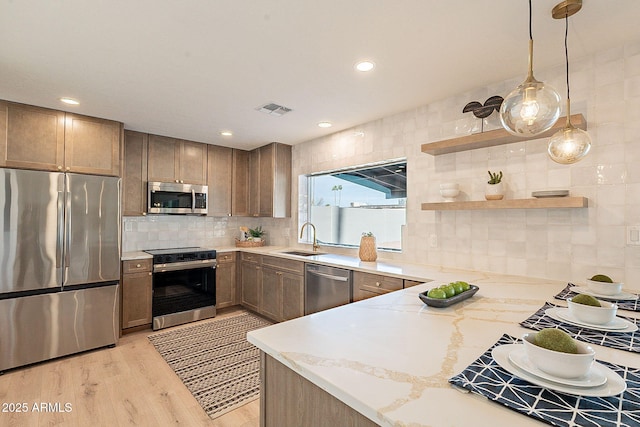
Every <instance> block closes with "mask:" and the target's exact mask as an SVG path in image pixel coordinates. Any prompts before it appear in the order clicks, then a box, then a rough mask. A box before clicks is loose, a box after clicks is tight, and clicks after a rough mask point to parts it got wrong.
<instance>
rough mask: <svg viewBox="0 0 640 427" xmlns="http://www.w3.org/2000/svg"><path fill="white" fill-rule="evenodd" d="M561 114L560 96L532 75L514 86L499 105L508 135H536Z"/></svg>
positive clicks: (549, 126) (550, 125)
mask: <svg viewBox="0 0 640 427" xmlns="http://www.w3.org/2000/svg"><path fill="white" fill-rule="evenodd" d="M558 117H560V95H559V94H558V92H556V90H555V89H554V88H553V87H551V86H549V85H548V84H545V83H542V82H539V81H537V80H535V79H534V78H533V77H532V76H530V78H527V80H525V81H524V82H523V83H522V84H520V85H519V86H518V87H517V88H515V89H514V90H513V91H512V92H511V93H510V94H509V95H507V97H506V98H505V99H504V101H503V102H502V105H501V106H500V122H501V123H502V126H503V127H504V128H505V129H506V130H507V131H508V132H509V133H511V134H513V135H517V136H523V137H525V136H535V135H538V134H541V133H543V132H544V131H547V130H549V129H550V128H551V127H552V126H553V125H554V124H555V123H556V121H558Z"/></svg>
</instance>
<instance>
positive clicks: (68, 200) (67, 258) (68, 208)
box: [64, 175, 71, 282]
mask: <svg viewBox="0 0 640 427" xmlns="http://www.w3.org/2000/svg"><path fill="white" fill-rule="evenodd" d="M64 181H65V182H64V187H65V196H66V197H65V202H66V203H65V204H66V209H65V212H64V222H65V223H64V232H65V237H64V267H65V273H64V276H65V277H64V279H65V282H66V281H67V280H66V279H67V277H66V276H67V271H66V269H67V268H68V267H69V266H70V265H71V262H70V252H71V250H70V247H69V246H70V242H71V188H70V185H71V184H70V183H69V177H68V176H67V175H65V180H64Z"/></svg>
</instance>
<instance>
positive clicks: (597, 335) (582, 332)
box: [520, 303, 640, 353]
mask: <svg viewBox="0 0 640 427" xmlns="http://www.w3.org/2000/svg"><path fill="white" fill-rule="evenodd" d="M554 307H557V306H555V305H553V304H549V303H545V305H543V306H542V308H540V309H539V310H538V311H536V312H535V313H534V314H533V315H532V316H531V317H529V318H528V319H526V320H524V321H522V322H520V324H521V325H522V326H524V327H525V328H529V329H533V330H535V331H539V330H541V329H544V328H558V329H561V330H563V331H565V332H566V333H568V334H569V335H571V336H572V337H573V338H576V339H578V340H580V341H582V342H586V343H589V344H597V345H601V346H604V347H610V348H615V349H618V350H626V351H632V352H635V353H640V330H638V331H636V332H614V331H607V332H604V331H602V332H601V331H594V330H592V329H587V328H582V327H580V326H575V325H570V324H569V323H564V322H560V321H558V320H555V319H552V318H551V317H549V316H547V315H545V314H544V312H545V310H547V309H548V308H554ZM623 319H625V320H628V321H629V322H632V323H637V322H638V321H639V320H636V319H632V318H630V317H623Z"/></svg>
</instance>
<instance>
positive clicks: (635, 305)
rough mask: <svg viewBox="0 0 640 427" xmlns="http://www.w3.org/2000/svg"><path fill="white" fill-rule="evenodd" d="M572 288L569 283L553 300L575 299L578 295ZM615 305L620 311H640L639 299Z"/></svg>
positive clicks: (617, 302) (571, 284) (623, 301)
mask: <svg viewBox="0 0 640 427" xmlns="http://www.w3.org/2000/svg"><path fill="white" fill-rule="evenodd" d="M574 286H576V285H574V284H573V283H569V284H568V285H567V287H566V288H564V289H563V290H561V291H560V292H559V293H558V294H557V295H555V296H554V298H556V299H561V300H566V299H567V298H573V297H575V296H576V295H578V294H577V293H575V292H573V291H572V290H571V288H573V287H574ZM616 304H617V305H618V308H619V309H620V310H627V311H640V299H636V300H622V301H616Z"/></svg>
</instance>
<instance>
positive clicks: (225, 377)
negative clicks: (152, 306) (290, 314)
mask: <svg viewBox="0 0 640 427" xmlns="http://www.w3.org/2000/svg"><path fill="white" fill-rule="evenodd" d="M269 325H271V323H270V322H269V321H267V320H264V319H262V318H260V317H257V316H254V315H253V314H250V313H242V314H239V315H235V316H232V317H226V318H223V319H214V320H210V321H202V322H199V323H198V324H194V325H193V326H189V327H185V328H180V329H175V330H172V331H166V332H160V333H157V334H153V335H150V336H149V341H151V343H152V344H153V345H154V347H155V348H156V350H158V352H159V353H160V355H162V357H163V358H164V360H166V361H167V363H168V364H169V366H170V367H171V368H172V369H173V370H174V372H175V373H176V375H178V377H179V378H180V379H181V380H182V382H183V383H184V385H185V386H186V387H187V389H188V390H189V391H190V392H191V394H193V396H194V397H195V398H196V400H197V401H198V403H199V404H200V406H202V408H203V409H204V410H205V412H206V413H207V415H209V417H211V418H217V417H219V416H221V415H223V414H226V413H227V412H229V411H232V410H234V409H236V408H239V407H240V406H242V405H245V404H247V403H249V402H251V401H253V400H255V399H257V398H258V397H259V393H260V351H259V350H258V349H257V348H256V347H255V346H253V344H251V343H249V342H248V341H247V338H246V335H247V332H249V331H252V330H254V329H260V328H263V327H265V326H269Z"/></svg>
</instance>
